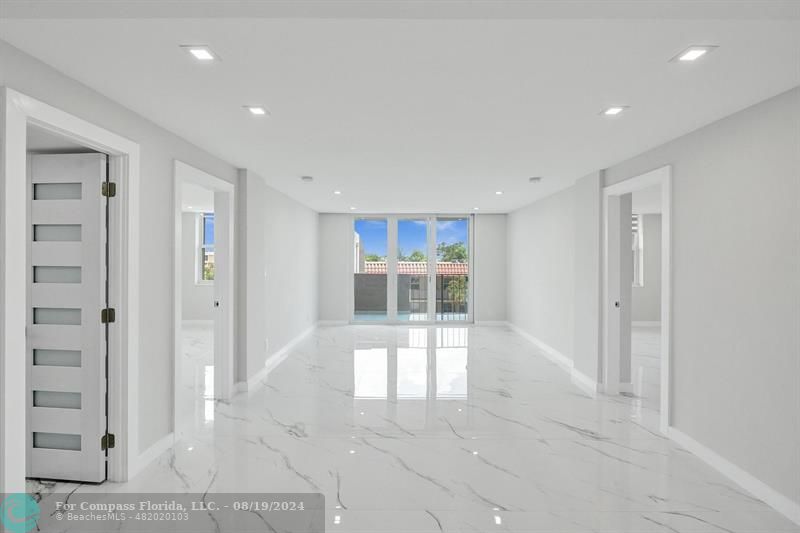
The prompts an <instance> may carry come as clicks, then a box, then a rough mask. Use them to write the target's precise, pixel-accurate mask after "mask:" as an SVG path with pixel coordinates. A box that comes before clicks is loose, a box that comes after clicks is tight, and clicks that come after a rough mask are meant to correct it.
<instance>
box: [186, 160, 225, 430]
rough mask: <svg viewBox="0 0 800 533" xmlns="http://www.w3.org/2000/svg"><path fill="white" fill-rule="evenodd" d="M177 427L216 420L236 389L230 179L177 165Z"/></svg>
mask: <svg viewBox="0 0 800 533" xmlns="http://www.w3.org/2000/svg"><path fill="white" fill-rule="evenodd" d="M175 196H176V205H175V210H176V211H175V214H176V218H175V361H174V371H175V391H174V392H175V396H174V430H175V436H176V438H180V437H181V436H182V435H183V434H185V433H186V432H187V431H189V430H196V429H201V428H203V427H205V426H206V425H208V424H212V423H213V421H214V412H215V409H214V407H215V403H216V401H217V400H228V399H230V397H231V395H232V394H233V372H234V368H233V354H234V349H233V308H234V299H233V298H234V296H233V290H232V289H233V284H234V279H233V276H234V271H233V235H234V234H233V219H232V217H233V185H232V184H230V183H228V182H225V181H223V180H220V179H219V178H216V177H214V176H211V175H209V174H206V173H205V172H202V171H200V170H198V169H196V168H193V167H190V166H189V165H186V164H183V163H181V162H179V161H176V164H175Z"/></svg>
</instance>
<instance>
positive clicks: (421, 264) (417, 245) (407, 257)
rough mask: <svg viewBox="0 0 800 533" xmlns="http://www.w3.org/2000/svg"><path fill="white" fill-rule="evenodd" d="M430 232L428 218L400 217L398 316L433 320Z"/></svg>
mask: <svg viewBox="0 0 800 533" xmlns="http://www.w3.org/2000/svg"><path fill="white" fill-rule="evenodd" d="M428 232H429V224H428V219H427V218H415V219H408V218H402V219H399V220H398V221H397V320H400V321H406V320H414V321H425V320H430V318H429V314H428V286H429V284H428V280H429V276H428V273H429V272H430V270H429V268H428V260H429V258H430V253H429V250H428Z"/></svg>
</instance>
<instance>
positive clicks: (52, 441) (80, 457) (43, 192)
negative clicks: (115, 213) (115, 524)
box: [25, 125, 114, 483]
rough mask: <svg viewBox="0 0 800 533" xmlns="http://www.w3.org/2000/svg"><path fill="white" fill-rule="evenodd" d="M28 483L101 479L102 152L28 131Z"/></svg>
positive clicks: (105, 431) (105, 214)
mask: <svg viewBox="0 0 800 533" xmlns="http://www.w3.org/2000/svg"><path fill="white" fill-rule="evenodd" d="M27 176H28V183H27V190H28V206H27V218H28V220H27V224H26V227H27V228H28V229H27V232H28V253H27V270H28V272H29V274H28V276H29V277H28V287H27V302H28V303H27V324H26V331H27V335H26V344H27V346H26V368H27V380H26V382H27V390H26V393H27V394H26V396H27V402H26V406H25V407H26V425H27V431H26V432H25V434H26V450H27V457H26V476H27V477H28V478H39V479H42V478H43V479H58V480H69V481H81V482H92V483H99V482H102V481H105V480H106V478H107V469H106V458H107V455H108V435H109V428H108V397H107V390H108V372H107V368H108V357H109V343H108V328H109V324H110V322H113V320H114V319H113V317H112V316H109V312H110V311H109V309H111V305H110V295H109V279H110V277H109V269H110V265H109V260H110V256H109V254H108V249H109V247H110V246H111V243H110V241H109V231H108V227H109V214H110V204H109V201H110V199H111V198H109V196H111V195H110V194H109V183H110V182H109V181H108V180H109V169H108V155H107V154H104V153H101V152H98V151H95V150H92V149H91V148H88V147H86V146H83V145H81V144H78V143H76V142H74V141H72V140H70V139H68V138H66V137H62V136H60V135H56V134H54V133H50V132H48V131H47V130H45V129H43V128H39V127H36V126H33V125H28V128H27Z"/></svg>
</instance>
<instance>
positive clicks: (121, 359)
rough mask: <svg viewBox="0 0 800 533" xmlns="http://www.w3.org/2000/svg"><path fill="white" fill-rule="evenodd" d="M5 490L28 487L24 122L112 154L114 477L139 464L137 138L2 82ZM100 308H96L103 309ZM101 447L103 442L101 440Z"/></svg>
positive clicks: (0, 488) (0, 427)
mask: <svg viewBox="0 0 800 533" xmlns="http://www.w3.org/2000/svg"><path fill="white" fill-rule="evenodd" d="M0 120H1V121H2V122H0V126H2V132H1V133H0V139H1V140H0V143H1V144H0V309H1V310H2V313H0V314H1V316H0V380H2V382H1V384H0V389H2V391H3V394H2V395H0V472H2V476H0V493H3V492H25V431H26V424H25V410H24V409H19V406H20V405H26V403H27V402H26V388H27V382H26V368H25V366H26V361H25V357H18V356H16V355H18V354H24V353H25V347H26V338H25V337H26V334H25V317H26V305H27V297H26V292H27V291H26V287H27V283H28V277H29V273H28V269H27V253H26V240H27V239H26V235H27V232H26V228H25V227H24V222H21V221H25V220H26V215H27V209H28V207H27V206H28V203H27V172H26V167H27V127H28V125H29V124H31V125H35V126H37V127H40V128H43V129H46V130H48V131H50V132H53V133H56V134H58V135H61V136H64V137H66V138H68V139H70V140H72V141H74V142H76V143H78V144H81V145H84V146H87V147H89V148H92V149H93V150H97V151H99V152H103V153H106V154H108V155H109V168H110V179H111V180H112V181H114V182H116V183H117V197H116V199H115V200H114V201H112V202H111V219H110V221H109V237H110V239H111V250H110V254H111V258H110V259H111V265H110V269H109V276H110V294H109V298H110V305H111V306H112V307H114V308H115V309H116V310H117V321H116V322H115V323H113V324H110V325H109V377H108V388H109V389H108V392H109V411H108V425H109V432H111V433H113V434H114V435H115V436H116V446H115V448H114V450H112V451H111V452H110V453H109V455H108V479H109V481H117V482H123V481H127V480H128V479H129V478H130V477H132V476H133V475H134V474H135V473H136V472H137V471H138V469H139V468H141V461H139V455H140V454H139V433H138V427H139V417H138V398H139V387H138V377H139V375H138V357H139V145H138V144H137V143H135V142H133V141H131V140H129V139H126V138H124V137H122V136H120V135H117V134H116V133H113V132H111V131H108V130H106V129H104V128H101V127H99V126H96V125H94V124H92V123H90V122H87V121H85V120H83V119H80V118H78V117H76V116H74V115H71V114H69V113H66V112H64V111H62V110H60V109H57V108H55V107H53V106H50V105H48V104H45V103H44V102H41V101H39V100H36V99H34V98H31V97H29V96H26V95H24V94H22V93H19V92H17V91H15V90H13V89H9V88H7V87H3V88H0ZM98 312H99V310H98ZM98 446H99V443H98Z"/></svg>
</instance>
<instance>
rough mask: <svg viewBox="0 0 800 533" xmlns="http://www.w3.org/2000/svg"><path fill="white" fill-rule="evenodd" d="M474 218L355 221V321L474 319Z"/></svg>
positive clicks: (406, 218) (409, 218)
mask: <svg viewBox="0 0 800 533" xmlns="http://www.w3.org/2000/svg"><path fill="white" fill-rule="evenodd" d="M471 223H472V217H471V216H447V217H436V216H429V215H425V216H409V217H405V216H388V217H369V218H356V219H354V238H353V247H354V248H353V265H354V266H353V298H354V300H353V301H354V306H353V321H355V322H374V321H379V322H434V321H437V322H438V321H448V322H449V321H462V322H463V321H469V320H471V316H472V312H471V293H472V291H471V286H470V254H471V238H470V236H471V227H472V224H471Z"/></svg>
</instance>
